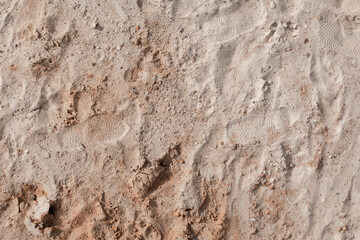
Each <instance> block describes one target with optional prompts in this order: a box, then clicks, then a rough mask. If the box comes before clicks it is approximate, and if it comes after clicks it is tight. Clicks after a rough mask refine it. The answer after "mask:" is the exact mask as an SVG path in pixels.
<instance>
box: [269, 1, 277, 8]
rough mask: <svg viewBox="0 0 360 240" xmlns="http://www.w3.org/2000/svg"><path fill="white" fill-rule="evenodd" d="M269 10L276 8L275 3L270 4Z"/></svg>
mask: <svg viewBox="0 0 360 240" xmlns="http://www.w3.org/2000/svg"><path fill="white" fill-rule="evenodd" d="M270 8H272V9H274V8H276V3H275V2H274V1H271V2H270Z"/></svg>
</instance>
